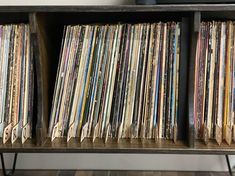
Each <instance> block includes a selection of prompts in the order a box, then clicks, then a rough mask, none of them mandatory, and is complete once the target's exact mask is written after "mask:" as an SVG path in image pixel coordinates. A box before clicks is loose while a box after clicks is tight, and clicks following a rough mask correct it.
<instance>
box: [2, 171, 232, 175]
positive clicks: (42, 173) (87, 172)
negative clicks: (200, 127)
mask: <svg viewBox="0 0 235 176" xmlns="http://www.w3.org/2000/svg"><path fill="white" fill-rule="evenodd" d="M32 175H33V176H119V175H120V176H228V175H229V174H228V173H227V172H173V171H171V172H159V171H56V170H50V171H47V170H44V171H37V170H19V171H16V172H15V174H14V176H32ZM0 176H2V173H0Z"/></svg>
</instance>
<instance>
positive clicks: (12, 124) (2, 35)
mask: <svg viewBox="0 0 235 176" xmlns="http://www.w3.org/2000/svg"><path fill="white" fill-rule="evenodd" d="M0 46H1V47H0V136H1V137H2V138H3V143H6V142H7V141H8V140H9V139H11V142H12V143H14V142H15V141H16V139H18V138H20V139H21V142H22V143H24V142H25V141H26V140H27V138H29V137H31V122H32V115H33V89H34V87H33V62H32V58H31V55H30V33H29V26H28V25H25V24H19V25H0Z"/></svg>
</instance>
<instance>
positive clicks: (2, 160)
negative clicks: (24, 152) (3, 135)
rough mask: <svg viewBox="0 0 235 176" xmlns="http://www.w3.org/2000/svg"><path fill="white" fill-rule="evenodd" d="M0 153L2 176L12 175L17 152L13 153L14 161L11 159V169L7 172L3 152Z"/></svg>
mask: <svg viewBox="0 0 235 176" xmlns="http://www.w3.org/2000/svg"><path fill="white" fill-rule="evenodd" d="M0 154H1V163H2V172H3V175H4V176H12V175H14V173H15V168H16V161H17V155H18V153H15V154H14V161H13V165H12V169H11V171H9V172H8V173H7V171H6V168H5V161H4V156H3V153H0Z"/></svg>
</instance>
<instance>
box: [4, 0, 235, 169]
mask: <svg viewBox="0 0 235 176" xmlns="http://www.w3.org/2000/svg"><path fill="white" fill-rule="evenodd" d="M85 2H86V4H84V0H83V1H82V0H21V1H19V0H0V5H120V4H133V2H134V0H86V1H85ZM5 156H6V166H7V167H8V168H10V167H11V162H12V161H13V160H12V157H13V155H12V154H5ZM231 164H232V165H235V157H231ZM16 167H17V169H117V170H120V169H125V170H203V171H206V170H208V171H226V170H227V166H226V161H225V157H224V156H215V155H214V156H212V155H211V156H208V155H145V154H129V155H127V154H114V155H112V154H19V156H18V162H17V166H16Z"/></svg>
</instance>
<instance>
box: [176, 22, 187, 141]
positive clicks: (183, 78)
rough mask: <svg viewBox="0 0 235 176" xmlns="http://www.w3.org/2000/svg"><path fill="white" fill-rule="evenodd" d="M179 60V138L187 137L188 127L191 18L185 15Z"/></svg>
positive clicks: (182, 24) (182, 23)
mask: <svg viewBox="0 0 235 176" xmlns="http://www.w3.org/2000/svg"><path fill="white" fill-rule="evenodd" d="M180 45H181V46H180V61H179V67H180V68H179V75H180V76H179V90H178V92H179V100H178V101H179V102H178V103H179V113H178V118H179V120H178V131H179V132H178V138H179V139H186V133H187V131H186V129H187V128H188V127H187V122H186V120H187V109H186V108H185V107H187V81H188V74H187V71H188V70H187V68H188V57H189V18H188V17H183V18H182V21H181V41H180Z"/></svg>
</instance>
